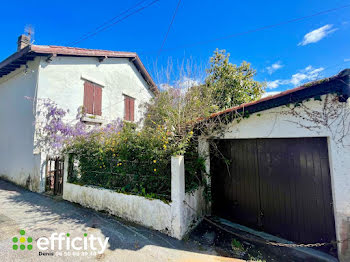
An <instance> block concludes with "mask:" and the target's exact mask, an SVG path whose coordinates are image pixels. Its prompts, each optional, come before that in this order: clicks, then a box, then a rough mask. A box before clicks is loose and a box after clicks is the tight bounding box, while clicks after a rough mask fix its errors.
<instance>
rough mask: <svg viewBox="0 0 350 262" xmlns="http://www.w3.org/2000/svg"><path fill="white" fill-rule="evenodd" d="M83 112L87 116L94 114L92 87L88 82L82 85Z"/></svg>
mask: <svg viewBox="0 0 350 262" xmlns="http://www.w3.org/2000/svg"><path fill="white" fill-rule="evenodd" d="M84 110H85V113H87V114H93V113H94V86H93V85H92V84H91V83H90V82H85V83H84Z"/></svg>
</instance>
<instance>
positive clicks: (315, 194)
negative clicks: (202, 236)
mask: <svg viewBox="0 0 350 262" xmlns="http://www.w3.org/2000/svg"><path fill="white" fill-rule="evenodd" d="M215 144H216V146H217V150H218V151H219V152H220V154H211V156H212V157H211V161H210V162H211V163H210V165H211V170H212V194H213V207H212V210H213V214H215V215H217V216H220V217H223V218H226V219H228V220H231V221H233V222H236V223H239V224H242V225H246V226H249V227H253V228H256V229H258V230H262V231H265V232H268V233H271V234H273V235H276V236H280V237H282V238H284V239H288V240H291V241H294V242H298V243H317V242H331V241H335V240H336V234H335V226H334V214H333V201H332V191H331V178H330V169H329V159H328V149H327V138H325V137H317V138H314V137H307V138H261V139H221V140H216V141H215ZM328 249H330V250H328V251H332V250H331V249H335V247H334V246H329V247H328ZM332 253H333V252H332Z"/></svg>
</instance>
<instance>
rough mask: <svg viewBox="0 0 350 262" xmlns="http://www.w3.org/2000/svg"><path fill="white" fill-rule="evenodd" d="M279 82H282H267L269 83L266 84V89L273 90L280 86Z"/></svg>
mask: <svg viewBox="0 0 350 262" xmlns="http://www.w3.org/2000/svg"><path fill="white" fill-rule="evenodd" d="M281 82H282V80H274V81H269V82H267V88H269V89H275V88H277V87H279V86H280V85H281V84H282V83H281Z"/></svg>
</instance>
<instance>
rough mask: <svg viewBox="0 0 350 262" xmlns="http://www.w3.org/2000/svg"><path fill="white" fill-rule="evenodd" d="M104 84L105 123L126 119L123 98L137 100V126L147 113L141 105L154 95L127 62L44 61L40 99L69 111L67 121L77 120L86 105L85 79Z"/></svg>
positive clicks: (118, 60) (85, 58) (94, 59)
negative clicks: (78, 112) (49, 101)
mask: <svg viewBox="0 0 350 262" xmlns="http://www.w3.org/2000/svg"><path fill="white" fill-rule="evenodd" d="M83 78H89V80H93V81H94V80H95V82H97V83H98V84H103V85H104V87H103V89H102V118H103V119H105V120H106V122H108V121H111V120H116V119H117V118H120V119H123V118H124V96H123V94H125V95H128V96H131V97H133V98H135V122H138V121H139V120H140V119H141V118H142V116H143V112H144V110H141V108H140V105H141V104H143V103H145V102H148V101H149V100H150V99H151V98H152V96H153V94H152V92H151V91H150V90H149V86H148V84H147V83H146V82H145V80H144V79H143V77H142V76H141V74H140V73H139V72H138V71H137V69H136V67H135V66H134V64H133V63H132V62H130V61H129V60H128V59H126V58H107V59H105V60H104V61H103V62H102V63H100V62H98V59H97V58H90V57H62V56H60V57H55V58H54V59H53V61H51V62H50V63H48V62H46V60H45V58H42V60H41V62H40V77H39V88H38V98H39V99H41V98H50V99H51V100H54V101H55V102H56V103H57V104H58V105H59V106H60V107H62V108H64V109H69V110H70V113H69V115H68V116H67V119H69V120H70V119H73V120H74V119H75V117H76V114H77V109H78V108H79V107H80V106H82V105H83V101H84V79H83Z"/></svg>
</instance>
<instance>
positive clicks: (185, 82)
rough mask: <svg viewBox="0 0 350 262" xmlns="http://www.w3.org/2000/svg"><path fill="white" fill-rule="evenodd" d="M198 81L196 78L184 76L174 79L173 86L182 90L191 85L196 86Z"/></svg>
mask: <svg viewBox="0 0 350 262" xmlns="http://www.w3.org/2000/svg"><path fill="white" fill-rule="evenodd" d="M199 84H200V81H199V80H198V79H194V78H190V77H187V76H184V77H183V78H182V79H181V80H178V81H176V83H175V86H176V87H177V88H181V89H184V90H187V89H189V88H190V87H192V86H198V85H199Z"/></svg>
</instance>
